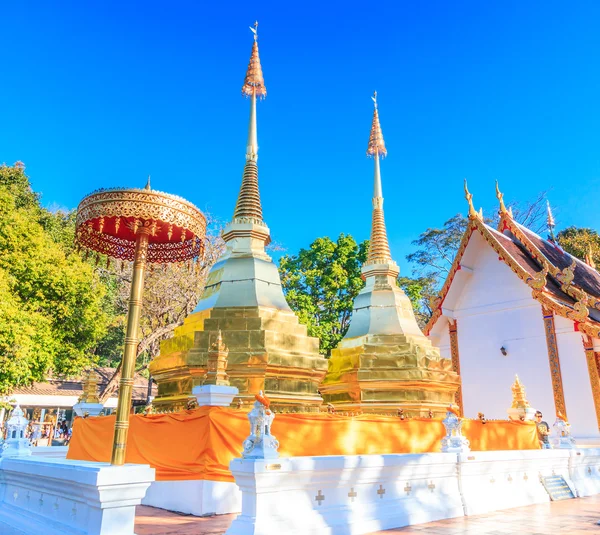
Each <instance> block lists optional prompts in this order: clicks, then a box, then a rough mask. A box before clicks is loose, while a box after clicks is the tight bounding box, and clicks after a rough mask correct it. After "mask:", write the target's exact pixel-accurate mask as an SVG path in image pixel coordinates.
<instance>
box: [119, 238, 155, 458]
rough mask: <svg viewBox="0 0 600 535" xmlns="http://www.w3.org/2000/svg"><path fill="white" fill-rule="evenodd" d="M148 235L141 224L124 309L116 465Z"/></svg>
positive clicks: (125, 424)
mask: <svg viewBox="0 0 600 535" xmlns="http://www.w3.org/2000/svg"><path fill="white" fill-rule="evenodd" d="M148 238H149V229H146V228H144V227H142V228H140V229H139V230H138V236H137V239H136V242H135V257H134V261H133V277H132V279H131V293H130V295H129V311H128V313H127V332H126V333H125V349H124V351H123V363H122V366H121V380H120V381H119V399H118V401H117V420H116V422H115V435H114V440H113V449H112V458H111V461H110V462H111V464H113V465H116V466H120V465H123V464H125V450H126V446H127V431H128V430H129V413H130V411H131V394H132V388H133V374H134V371H135V361H136V357H137V346H138V329H139V326H140V313H141V310H142V297H143V293H144V272H145V269H146V256H147V253H148Z"/></svg>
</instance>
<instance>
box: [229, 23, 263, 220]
mask: <svg viewBox="0 0 600 535" xmlns="http://www.w3.org/2000/svg"><path fill="white" fill-rule="evenodd" d="M250 30H251V31H252V33H253V34H254V42H253V44H252V53H251V54H250V62H249V63H248V69H247V70H246V77H245V78H244V85H243V86H242V94H243V95H245V96H247V97H249V98H250V121H249V124H248V143H247V145H246V165H245V166H244V174H243V177H242V187H241V188H240V193H239V195H238V199H237V203H236V205H235V211H234V214H233V218H234V220H238V221H239V220H244V221H251V222H255V223H259V224H264V223H263V221H262V205H261V202H260V193H259V190H258V166H257V163H256V162H257V160H258V133H257V127H256V98H257V97H260V98H264V97H266V96H267V88H266V87H265V79H264V77H263V72H262V67H261V65H260V57H259V55H258V21H257V22H255V23H254V27H250Z"/></svg>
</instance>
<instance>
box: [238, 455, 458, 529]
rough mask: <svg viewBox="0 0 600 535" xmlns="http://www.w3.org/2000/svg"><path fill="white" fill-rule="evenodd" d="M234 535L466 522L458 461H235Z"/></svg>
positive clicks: (419, 457)
mask: <svg viewBox="0 0 600 535" xmlns="http://www.w3.org/2000/svg"><path fill="white" fill-rule="evenodd" d="M230 468H231V471H232V472H233V474H234V476H235V478H236V482H237V483H238V485H239V486H240V488H241V489H242V494H243V502H242V514H241V515H239V516H238V517H237V518H236V519H235V520H234V521H233V523H232V524H231V527H230V528H229V530H228V531H227V535H259V534H260V535H278V534H281V533H285V534H286V535H359V534H362V533H371V532H373V531H379V530H385V529H391V528H396V527H401V526H408V525H411V524H420V523H423V522H432V521H435V520H440V519H443V518H455V517H458V516H463V514H464V513H463V505H462V502H461V496H460V492H459V487H458V479H457V477H456V454H452V453H433V454H431V453H430V454H419V455H358V456H330V457H293V458H282V459H276V460H275V461H274V460H269V461H265V460H249V459H235V460H233V461H232V462H231V465H230Z"/></svg>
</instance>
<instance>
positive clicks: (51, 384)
mask: <svg viewBox="0 0 600 535" xmlns="http://www.w3.org/2000/svg"><path fill="white" fill-rule="evenodd" d="M94 370H95V371H96V373H97V374H98V375H99V376H100V377H99V381H98V390H99V392H102V391H103V390H104V388H105V387H106V385H107V384H108V382H109V381H110V379H111V377H112V376H113V374H114V373H115V368H105V367H100V368H94ZM84 381H85V375H82V376H80V377H74V378H62V377H49V378H48V380H47V381H45V382H43V383H42V382H34V383H33V384H31V385H30V386H18V387H16V388H15V389H14V390H13V391H12V392H11V393H10V394H9V396H8V397H9V398H10V396H12V395H34V396H80V395H81V394H82V393H83V383H84ZM133 381H134V382H133V389H132V398H133V400H134V401H137V402H145V401H146V399H147V397H148V379H146V378H145V377H144V376H143V375H140V374H139V373H136V374H135V376H134V378H133ZM117 393H118V390H117V391H115V392H114V394H112V395H111V397H112V398H116V397H117ZM156 393H157V389H156V385H152V395H153V396H156Z"/></svg>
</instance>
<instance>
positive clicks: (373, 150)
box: [367, 91, 387, 158]
mask: <svg viewBox="0 0 600 535" xmlns="http://www.w3.org/2000/svg"><path fill="white" fill-rule="evenodd" d="M371 99H372V100H373V104H374V110H373V122H372V123H371V134H370V136H369V145H368V147H367V156H374V157H376V156H377V155H379V156H381V157H382V158H385V156H387V150H386V148H385V142H384V141H383V133H382V132H381V125H380V124H379V111H378V110H377V91H375V92H374V93H373V96H372V97H371Z"/></svg>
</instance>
